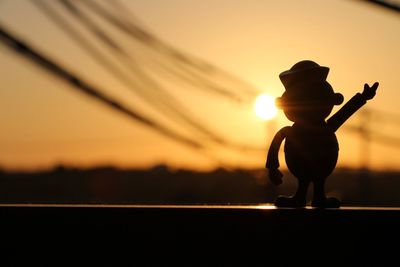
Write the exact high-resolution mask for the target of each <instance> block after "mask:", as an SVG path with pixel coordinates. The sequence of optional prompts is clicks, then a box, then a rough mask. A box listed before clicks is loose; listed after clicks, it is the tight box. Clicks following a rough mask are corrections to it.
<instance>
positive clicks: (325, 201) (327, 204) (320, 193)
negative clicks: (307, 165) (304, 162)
mask: <svg viewBox="0 0 400 267" xmlns="http://www.w3.org/2000/svg"><path fill="white" fill-rule="evenodd" d="M325 180H326V179H320V180H314V181H313V184H314V195H313V201H312V203H311V205H312V206H313V207H318V208H339V207H340V201H339V200H338V199H337V198H334V197H329V198H327V197H326V195H325Z"/></svg>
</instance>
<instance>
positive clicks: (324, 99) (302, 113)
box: [276, 60, 343, 122]
mask: <svg viewBox="0 0 400 267" xmlns="http://www.w3.org/2000/svg"><path fill="white" fill-rule="evenodd" d="M328 72H329V68H328V67H323V66H320V65H318V64H317V63H315V62H314V61H311V60H303V61H300V62H298V63H296V64H295V65H293V67H291V68H290V70H287V71H284V72H282V73H281V74H280V75H279V78H280V79H281V81H282V83H283V85H284V86H285V89H286V91H285V92H284V93H283V95H282V96H281V97H279V98H277V100H276V104H277V106H278V107H280V108H282V109H283V111H284V113H285V115H286V117H287V118H288V119H289V120H291V121H293V122H301V121H303V122H313V121H321V120H324V119H325V118H326V117H328V115H329V114H330V113H331V111H332V109H333V106H334V105H340V104H341V103H342V102H343V96H342V94H339V93H334V91H333V88H332V86H331V85H330V84H329V83H328V82H327V81H326V78H327V76H328Z"/></svg>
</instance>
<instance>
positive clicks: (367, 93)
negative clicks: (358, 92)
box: [362, 82, 379, 100]
mask: <svg viewBox="0 0 400 267" xmlns="http://www.w3.org/2000/svg"><path fill="white" fill-rule="evenodd" d="M378 86H379V83H378V82H375V83H374V85H372V87H369V85H368V84H367V83H366V84H364V91H363V92H362V95H363V97H364V98H365V100H371V99H372V98H374V96H375V94H376V89H378Z"/></svg>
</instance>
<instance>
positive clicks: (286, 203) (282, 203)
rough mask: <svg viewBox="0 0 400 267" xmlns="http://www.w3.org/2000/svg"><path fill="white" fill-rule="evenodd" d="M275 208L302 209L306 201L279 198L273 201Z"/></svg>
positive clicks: (295, 198) (293, 198) (294, 198)
mask: <svg viewBox="0 0 400 267" xmlns="http://www.w3.org/2000/svg"><path fill="white" fill-rule="evenodd" d="M275 206H277V207H286V208H302V207H305V206H306V199H300V198H298V197H284V196H279V197H277V198H276V200H275Z"/></svg>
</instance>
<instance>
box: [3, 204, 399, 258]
mask: <svg viewBox="0 0 400 267" xmlns="http://www.w3.org/2000/svg"><path fill="white" fill-rule="evenodd" d="M0 216H1V232H2V233H1V239H2V242H3V244H4V243H6V244H8V246H9V247H14V248H19V249H20V248H32V247H35V246H37V244H38V242H40V243H43V244H45V247H46V246H47V247H50V248H54V247H59V246H64V245H66V244H71V245H68V246H70V248H76V247H84V248H88V249H89V248H97V249H99V248H101V249H104V250H107V251H108V253H109V250H110V249H114V248H118V250H120V249H123V250H125V249H128V250H129V251H130V253H133V251H136V252H137V251H138V248H139V250H147V251H152V253H156V252H157V251H160V250H162V251H164V250H171V249H172V250H176V252H177V253H178V252H179V251H182V250H185V249H188V248H195V247H197V248H199V247H201V250H202V251H203V252H202V253H203V254H202V255H203V256H202V257H203V258H204V257H207V255H210V253H212V252H215V251H221V250H225V249H227V250H228V251H231V254H230V255H231V257H234V256H235V255H236V254H235V252H234V251H243V250H244V249H251V250H252V251H253V252H254V253H255V254H256V255H255V256H254V257H253V258H252V259H253V260H256V261H258V260H257V259H259V260H261V259H264V257H265V255H268V254H271V253H276V252H281V253H288V255H291V254H290V253H293V252H300V251H304V252H307V253H317V252H318V253H322V255H325V256H326V255H328V256H329V257H332V256H333V255H336V253H338V252H340V253H338V254H337V255H341V256H343V255H349V256H352V257H353V259H354V258H356V259H357V261H358V262H359V263H367V262H368V263H371V262H370V260H372V258H374V259H377V258H379V259H389V257H388V256H387V255H386V254H389V255H397V254H390V252H389V251H391V250H393V249H395V248H396V247H397V245H396V244H397V242H398V241H399V240H400V239H399V238H400V209H398V208H365V207H344V208H340V209H326V210H322V209H312V208H305V209H276V208H275V207H273V206H236V205H235V206H230V205H227V206H207V205H199V206H159V205H157V206H149V205H143V206H140V205H0ZM393 242H394V243H393ZM203 244H205V245H203ZM137 246H138V248H137ZM194 251H197V250H194ZM256 251H261V253H264V254H261V255H260V254H257V253H258V252H256ZM356 251H361V253H362V255H363V256H362V258H361V259H360V258H359V257H361V256H360V255H361V254H357V253H356ZM380 251H383V252H382V253H385V255H386V256H385V257H384V258H382V257H381V255H382V254H380V253H379V252H380ZM257 255H258V256H257ZM337 255H336V256H335V257H336V258H337ZM236 256H237V255H236ZM380 263H382V262H380ZM189 266H190V265H189Z"/></svg>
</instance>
